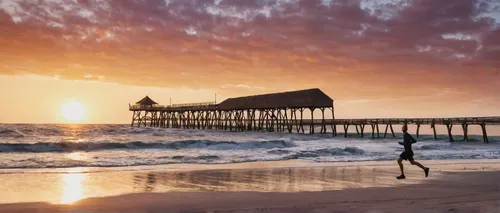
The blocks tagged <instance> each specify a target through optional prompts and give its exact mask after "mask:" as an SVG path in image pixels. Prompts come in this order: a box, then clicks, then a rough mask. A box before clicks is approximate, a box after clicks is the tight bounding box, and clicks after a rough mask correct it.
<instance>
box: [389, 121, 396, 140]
mask: <svg viewBox="0 0 500 213" xmlns="http://www.w3.org/2000/svg"><path fill="white" fill-rule="evenodd" d="M389 127H390V128H391V133H392V137H393V138H395V137H396V135H395V134H394V129H393V128H392V124H391V123H390V124H389Z"/></svg>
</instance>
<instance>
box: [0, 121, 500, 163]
mask: <svg viewBox="0 0 500 213" xmlns="http://www.w3.org/2000/svg"><path fill="white" fill-rule="evenodd" d="M365 134H366V133H365ZM414 137H415V138H416V136H415V135H414ZM469 138H470V141H469V142H447V137H446V136H444V135H440V136H439V138H438V140H434V139H433V136H430V135H423V136H421V137H419V138H418V142H417V143H416V144H413V149H414V152H415V159H417V160H419V159H422V160H431V159H432V160H438V159H497V158H499V157H500V149H499V148H500V143H498V141H500V138H499V137H498V136H493V137H491V136H490V144H483V143H482V139H481V136H477V135H476V136H469ZM398 141H401V134H396V137H395V138H393V137H392V136H389V135H388V137H387V138H376V139H372V138H371V133H368V134H366V135H365V137H364V138H360V137H357V136H356V135H349V137H347V138H344V137H343V135H342V134H339V137H332V134H331V133H327V134H315V135H309V134H296V133H288V132H287V133H283V132H281V133H277V132H274V133H270V132H268V133H266V132H229V131H220V130H197V129H196V130H195V129H165V128H150V127H141V128H137V127H130V125H45V124H44V125H42V124H0V168H64V167H116V166H135V165H161V164H173V163H189V164H222V163H240V162H252V161H279V160H289V159H304V160H311V161H316V162H338V161H388V160H395V159H397V157H398V155H399V153H400V152H401V151H402V150H403V147H402V146H401V145H399V144H398V143H397V142H398Z"/></svg>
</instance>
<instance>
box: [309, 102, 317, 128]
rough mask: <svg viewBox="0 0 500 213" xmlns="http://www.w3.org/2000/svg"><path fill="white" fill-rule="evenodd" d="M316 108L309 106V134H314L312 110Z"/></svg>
mask: <svg viewBox="0 0 500 213" xmlns="http://www.w3.org/2000/svg"><path fill="white" fill-rule="evenodd" d="M315 109H316V108H309V110H311V126H310V127H309V134H314V110H315Z"/></svg>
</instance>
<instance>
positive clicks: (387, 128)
mask: <svg viewBox="0 0 500 213" xmlns="http://www.w3.org/2000/svg"><path fill="white" fill-rule="evenodd" d="M387 130H389V124H387V125H386V126H385V132H384V138H385V137H386V136H387Z"/></svg>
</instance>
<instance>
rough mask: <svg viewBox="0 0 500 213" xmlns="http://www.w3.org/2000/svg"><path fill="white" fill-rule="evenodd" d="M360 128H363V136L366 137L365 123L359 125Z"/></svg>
mask: <svg viewBox="0 0 500 213" xmlns="http://www.w3.org/2000/svg"><path fill="white" fill-rule="evenodd" d="M359 128H360V129H361V137H362V138H364V137H365V124H364V123H363V124H361V125H359Z"/></svg>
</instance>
